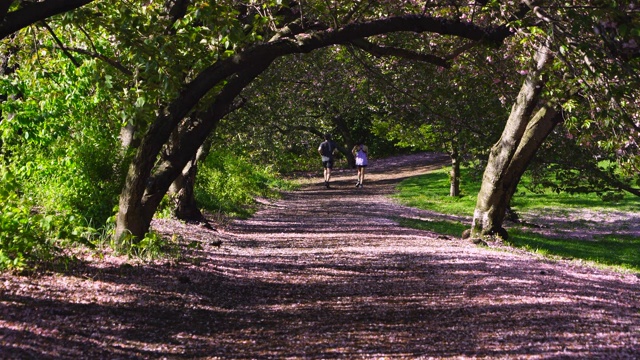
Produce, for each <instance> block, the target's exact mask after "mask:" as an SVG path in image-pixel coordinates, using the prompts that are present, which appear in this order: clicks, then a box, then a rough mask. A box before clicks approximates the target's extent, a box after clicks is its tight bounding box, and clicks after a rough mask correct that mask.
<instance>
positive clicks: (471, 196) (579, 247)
mask: <svg viewBox="0 0 640 360" xmlns="http://www.w3.org/2000/svg"><path fill="white" fill-rule="evenodd" d="M448 171H449V169H441V170H438V171H434V172H432V173H429V174H426V175H423V176H418V177H414V178H410V179H406V180H404V181H403V182H401V183H400V184H399V186H398V190H399V192H398V194H397V195H395V197H396V198H397V199H398V200H399V201H400V202H402V203H403V204H405V205H408V206H412V207H416V208H421V209H427V210H432V211H436V212H439V213H443V214H452V215H465V216H471V215H472V214H473V210H474V208H475V205H476V196H477V194H478V191H479V190H480V182H479V181H477V180H476V181H474V180H473V179H471V177H470V176H469V172H468V171H466V170H464V169H463V172H462V181H461V193H462V195H461V196H460V197H457V198H452V197H450V196H449V175H448ZM523 181H525V182H526V181H527V179H526V178H525V179H523ZM522 189H523V190H522V191H518V192H517V194H516V195H515V196H514V199H513V202H512V205H513V208H514V210H516V211H517V212H522V211H527V212H536V211H540V212H543V211H546V212H548V211H555V212H562V211H566V212H568V211H570V210H571V209H591V210H621V211H637V209H640V198H637V197H634V196H631V195H625V197H624V198H623V199H621V200H619V201H617V202H605V201H603V200H601V199H600V198H599V197H598V196H597V195H595V194H578V195H571V194H555V193H550V192H547V193H541V194H538V193H532V192H530V191H528V190H526V189H524V187H522ZM397 220H398V222H399V223H400V225H402V226H406V227H411V228H416V229H422V230H429V231H433V232H436V233H438V234H443V235H449V236H460V235H461V234H462V231H464V230H465V229H468V228H469V224H463V223H460V222H449V221H421V220H414V219H406V218H399V219H397ZM508 231H509V240H508V244H510V245H512V246H514V247H518V248H522V249H526V250H529V251H532V252H537V253H540V254H543V255H545V256H548V257H560V258H571V259H581V260H585V261H590V262H593V263H596V264H599V265H604V266H614V267H619V268H624V269H629V270H632V271H635V272H640V251H639V250H640V238H634V237H630V236H620V235H615V234H608V235H605V236H601V237H598V238H595V239H590V240H583V239H566V238H562V239H560V238H550V237H545V236H542V235H539V234H535V233H532V232H528V231H526V228H522V229H520V228H512V229H508Z"/></svg>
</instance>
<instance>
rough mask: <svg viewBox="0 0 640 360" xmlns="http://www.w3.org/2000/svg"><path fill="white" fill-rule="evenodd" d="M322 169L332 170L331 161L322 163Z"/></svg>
mask: <svg viewBox="0 0 640 360" xmlns="http://www.w3.org/2000/svg"><path fill="white" fill-rule="evenodd" d="M322 167H323V168H325V169H333V160H329V161H323V162H322Z"/></svg>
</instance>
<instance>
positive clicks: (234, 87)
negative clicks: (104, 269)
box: [114, 59, 271, 240]
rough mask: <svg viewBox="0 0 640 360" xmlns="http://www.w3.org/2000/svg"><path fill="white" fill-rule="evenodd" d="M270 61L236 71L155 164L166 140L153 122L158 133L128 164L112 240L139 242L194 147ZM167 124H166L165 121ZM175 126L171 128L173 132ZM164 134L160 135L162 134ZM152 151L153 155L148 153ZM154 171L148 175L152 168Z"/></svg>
mask: <svg viewBox="0 0 640 360" xmlns="http://www.w3.org/2000/svg"><path fill="white" fill-rule="evenodd" d="M270 63H271V61H270V60H269V59H266V60H264V61H263V62H261V63H256V64H255V65H254V66H252V67H250V68H248V69H246V70H244V71H240V72H238V74H237V76H236V77H235V78H233V79H232V80H230V81H229V82H228V83H227V85H226V86H225V87H224V88H223V89H222V90H221V91H220V93H219V94H218V96H217V97H216V99H215V101H214V102H213V104H212V105H211V106H210V107H209V108H208V109H207V111H205V112H203V113H201V114H200V115H198V116H195V117H194V119H195V120H194V121H192V122H189V123H188V124H187V125H186V126H181V127H179V128H180V129H178V130H177V131H178V134H179V136H178V138H177V139H175V140H172V141H171V146H168V147H166V149H165V150H166V151H167V153H166V154H163V156H162V158H161V159H160V160H161V161H160V162H159V163H158V164H155V160H156V158H157V155H158V154H159V153H160V150H161V149H162V147H163V144H164V143H165V142H167V141H168V140H169V138H170V135H171V133H168V134H166V137H162V136H158V134H157V133H160V132H161V130H166V129H167V126H166V123H165V124H163V123H158V122H155V123H154V125H157V124H158V125H157V126H158V128H159V130H156V131H152V130H149V131H148V132H147V134H145V138H144V139H143V140H142V144H141V145H140V147H139V148H138V151H137V153H136V155H135V157H134V159H133V161H132V163H131V166H130V168H129V172H128V174H127V180H126V181H125V186H124V187H123V190H122V192H121V194H120V203H119V208H118V215H117V217H116V231H115V234H114V237H115V238H116V239H117V240H119V239H121V238H122V237H123V236H126V235H127V234H130V235H131V236H133V237H134V238H136V239H142V238H143V237H144V236H145V234H146V233H147V232H149V228H150V226H151V220H152V218H153V214H154V213H155V211H156V210H157V208H158V205H160V202H161V201H162V198H163V197H164V195H165V194H166V193H167V191H168V189H169V186H171V184H172V183H173V181H174V180H175V179H176V178H177V177H178V175H179V174H180V173H181V172H182V170H183V169H184V168H185V166H187V163H189V161H192V160H193V158H194V154H196V152H197V150H198V148H200V146H201V145H202V144H203V143H204V142H205V140H206V139H207V137H208V136H209V134H210V133H211V132H212V131H213V129H215V127H216V125H217V124H218V122H219V121H220V119H222V118H223V117H224V116H226V115H227V114H228V113H229V112H230V111H232V110H233V109H235V108H236V107H234V106H233V105H232V103H233V101H234V99H235V98H236V96H238V94H240V92H241V91H242V89H244V87H245V86H247V84H249V83H250V82H251V81H252V80H253V79H255V77H256V76H258V75H259V74H260V73H262V72H263V71H264V69H266V68H267V67H268V66H269V64H270ZM167 122H168V121H167ZM176 127H178V126H177V124H176V125H174V129H175V128H176ZM164 134H165V133H162V135H164ZM152 151H155V153H151V152H152ZM153 168H155V170H154V172H153V173H152V169H153Z"/></svg>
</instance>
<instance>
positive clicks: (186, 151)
mask: <svg viewBox="0 0 640 360" xmlns="http://www.w3.org/2000/svg"><path fill="white" fill-rule="evenodd" d="M401 31H403V32H414V33H420V32H431V33H437V34H440V35H446V36H453V37H460V38H465V39H470V40H473V41H476V42H478V41H483V42H489V43H493V44H500V43H501V42H502V41H503V40H504V39H505V38H506V37H508V36H510V35H511V32H510V31H509V29H508V28H507V27H505V26H501V25H492V26H485V27H482V26H478V25H475V24H473V23H470V22H462V21H460V20H459V19H448V18H438V17H431V16H420V15H405V16H396V17H390V18H385V19H379V20H372V21H368V22H364V23H354V24H348V25H346V26H344V27H341V28H337V29H331V28H325V29H324V30H314V31H308V32H300V33H295V32H294V33H291V34H289V35H288V36H286V37H283V36H278V37H275V38H274V39H275V40H273V41H271V42H267V43H263V44H258V45H254V46H250V47H248V48H247V49H246V50H244V51H241V52H239V53H238V54H236V55H235V56H233V57H230V58H227V59H224V60H221V61H218V62H216V63H214V64H213V65H211V66H209V67H208V68H206V69H204V70H203V71H201V72H200V73H199V74H198V75H197V76H196V77H195V78H194V79H193V80H192V81H191V82H190V83H189V84H187V85H186V86H185V87H184V90H183V91H182V93H181V94H180V96H179V97H178V98H176V99H175V100H174V101H172V102H171V104H169V105H168V106H167V107H166V108H165V109H163V110H162V111H160V115H159V116H158V117H157V118H156V120H155V121H154V122H153V124H152V125H151V126H150V128H149V130H148V131H147V132H146V134H145V136H144V137H143V139H142V142H141V145H140V147H139V148H138V149H137V153H136V156H135V158H134V160H133V161H132V163H131V165H130V167H129V171H128V175H127V179H126V183H125V186H124V187H123V190H122V192H121V195H120V203H119V211H118V215H117V219H116V232H115V237H116V239H120V238H122V237H123V236H129V235H131V236H133V237H134V238H138V239H139V238H142V237H143V236H144V235H145V234H146V233H147V232H148V230H149V225H150V223H151V219H152V217H153V214H154V213H155V211H156V209H157V207H158V205H159V204H160V201H161V200H162V197H163V196H164V194H165V193H166V192H167V190H168V188H169V186H170V184H171V182H172V181H173V180H174V179H175V178H176V177H177V176H178V175H179V173H180V171H181V170H182V169H183V168H184V166H185V165H186V164H187V163H188V161H190V160H191V159H192V158H193V157H194V155H195V153H196V151H197V149H198V147H199V146H200V145H201V144H202V143H203V142H204V140H205V139H206V137H207V136H208V134H209V133H210V132H211V131H212V129H214V128H215V125H216V124H217V123H218V121H220V119H221V118H223V117H224V116H225V115H226V114H227V113H228V112H229V111H231V109H233V108H234V106H233V101H234V100H235V98H236V97H237V96H238V95H239V94H240V92H241V91H242V89H243V88H244V87H245V86H247V85H248V84H249V83H250V82H251V81H252V80H253V79H254V78H255V77H257V76H259V75H260V73H261V72H262V71H263V70H264V69H266V68H267V67H268V66H269V65H270V64H271V62H272V61H273V60H275V59H276V58H278V57H282V56H286V55H290V54H295V53H306V52H310V51H313V50H315V49H319V48H323V47H327V46H332V45H343V44H349V43H350V42H351V41H357V40H358V39H362V38H366V37H371V36H375V35H382V34H386V33H391V32H401ZM225 81H228V82H227V83H226V85H223V87H222V90H220V92H219V93H218V95H217V96H215V100H214V101H213V102H212V103H211V104H209V106H208V110H206V114H207V116H206V117H203V118H200V119H199V120H198V121H197V122H194V123H193V124H191V126H190V130H189V131H185V132H183V133H181V136H179V137H177V139H176V140H175V141H176V144H174V145H172V146H171V147H170V149H171V150H170V152H169V153H168V154H166V155H165V156H163V158H162V159H161V161H160V163H159V164H157V163H156V159H158V156H159V154H160V151H161V149H162V148H163V146H164V145H165V144H166V143H167V141H168V140H169V138H170V135H171V133H172V132H173V131H175V130H176V128H177V127H178V125H179V124H180V122H181V121H183V119H184V118H185V117H186V116H187V115H188V114H189V113H190V112H191V111H192V110H193V109H194V108H195V107H196V106H197V105H198V103H199V102H200V99H202V98H203V97H204V96H205V95H207V94H208V93H209V91H210V90H211V89H213V88H214V87H216V86H218V85H219V84H222V83H223V82H225Z"/></svg>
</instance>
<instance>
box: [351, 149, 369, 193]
mask: <svg viewBox="0 0 640 360" xmlns="http://www.w3.org/2000/svg"><path fill="white" fill-rule="evenodd" d="M351 152H352V153H353V156H355V158H356V167H357V168H358V182H356V187H360V188H361V187H362V186H363V183H364V169H365V168H366V167H367V165H369V158H368V154H369V148H367V145H365V144H364V143H363V142H362V141H361V142H359V143H358V144H357V145H356V146H354V147H353V150H351Z"/></svg>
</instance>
